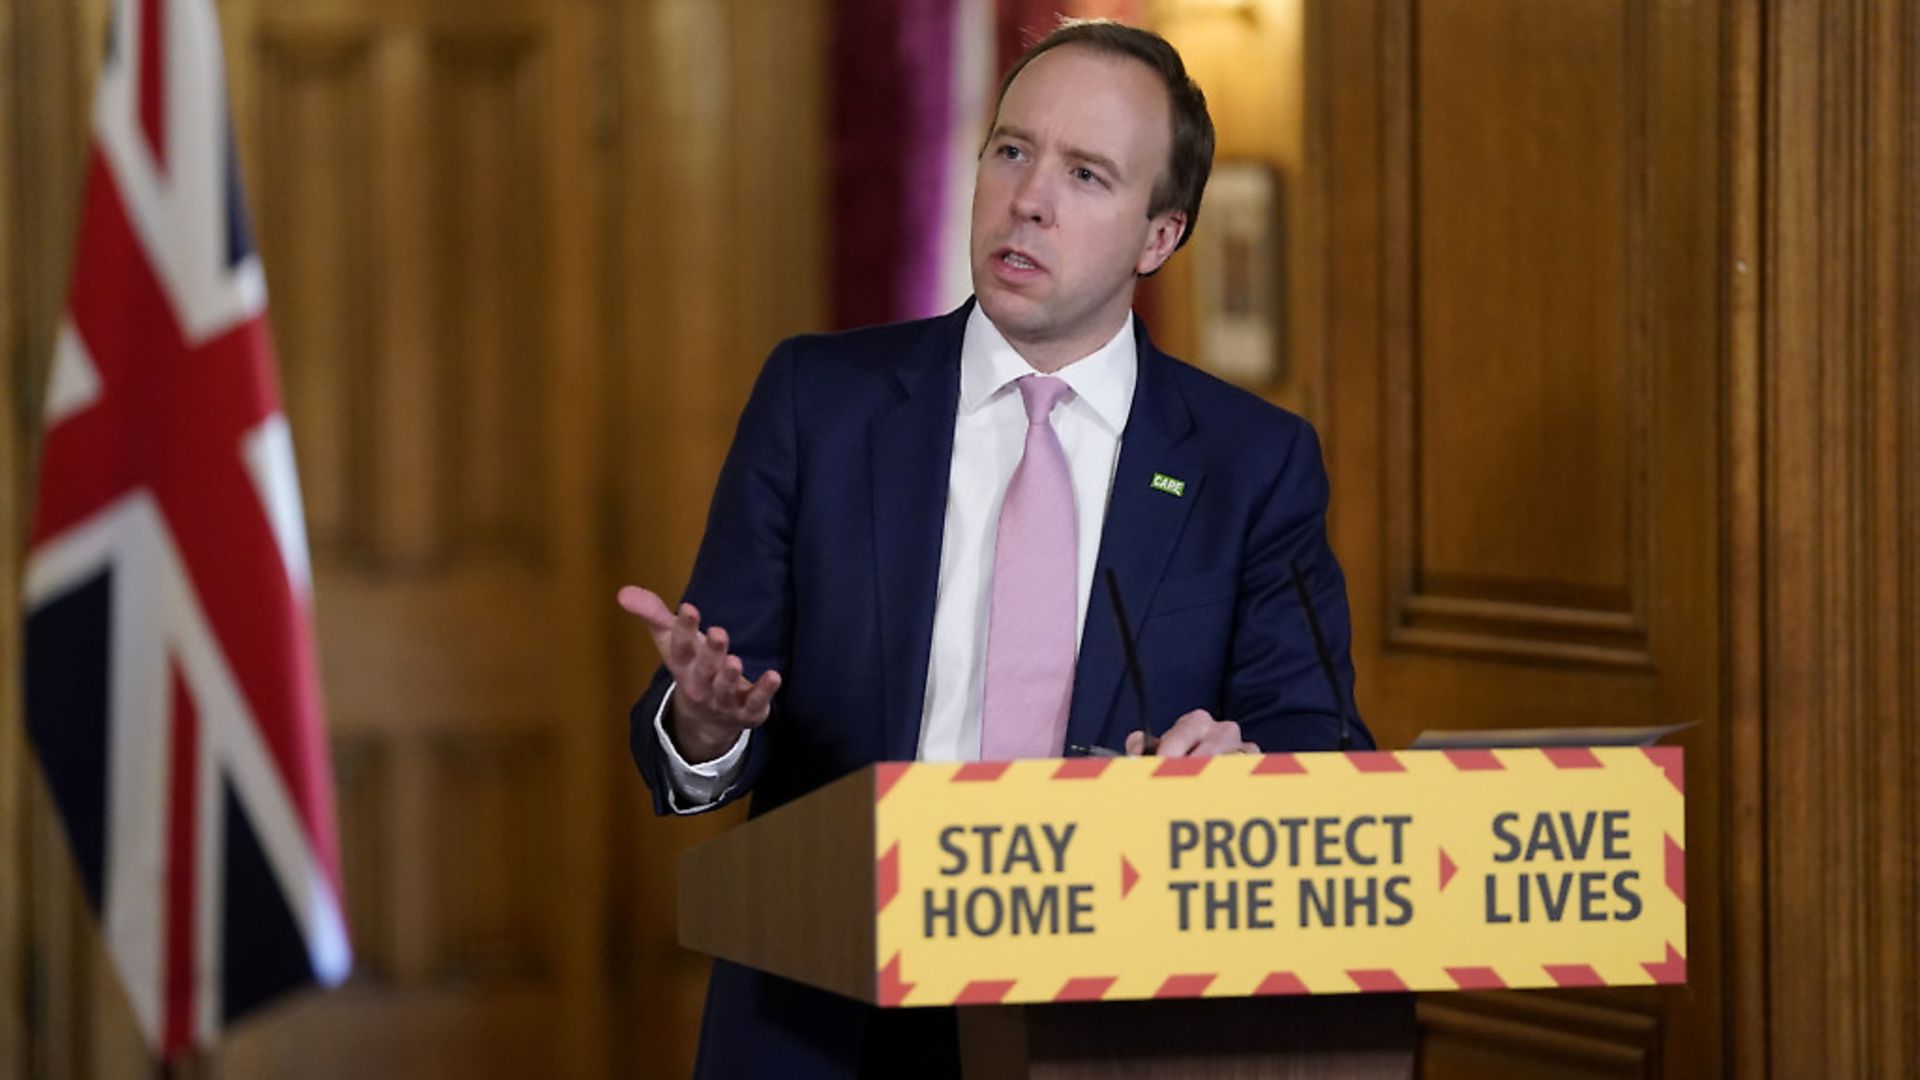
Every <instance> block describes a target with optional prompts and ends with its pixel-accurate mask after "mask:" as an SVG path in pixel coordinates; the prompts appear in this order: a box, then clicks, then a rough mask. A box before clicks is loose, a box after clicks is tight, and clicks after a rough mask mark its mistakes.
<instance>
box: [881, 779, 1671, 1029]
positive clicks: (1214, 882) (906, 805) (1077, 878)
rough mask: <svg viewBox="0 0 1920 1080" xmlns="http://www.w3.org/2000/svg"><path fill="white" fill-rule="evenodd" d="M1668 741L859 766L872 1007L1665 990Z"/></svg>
mask: <svg viewBox="0 0 1920 1080" xmlns="http://www.w3.org/2000/svg"><path fill="white" fill-rule="evenodd" d="M1682 760H1683V759H1682V755H1681V751H1680V750H1679V749H1678V748H1672V747H1654V748H1646V749H1642V748H1586V747H1572V748H1552V749H1525V750H1433V751H1399V752H1381V753H1350V754H1349V753H1318V754H1266V755H1243V756H1229V757H1217V758H1174V759H1168V760H1164V761H1162V760H1158V759H1154V758H1070V759H1065V760H1045V761H1019V762H1012V763H1006V762H980V763H973V764H964V765H962V764H924V763H923V764H889V765H881V766H879V767H878V768H877V769H876V772H875V781H874V788H875V790H874V795H875V799H876V805H875V819H874V829H875V836H876V844H875V850H874V857H875V901H876V904H877V907H878V923H877V926H876V930H875V932H876V935H877V940H876V946H877V949H876V953H875V958H876V962H877V963H878V965H879V970H878V971H877V972H876V979H877V980H878V982H877V985H878V992H877V999H878V1000H879V1001H880V1002H881V1003H882V1004H886V1005H895V1006H915V1005H943V1004H956V1003H958V1004H987V1003H996V1002H1001V1003H1012V1002H1046V1001H1078V1000H1097V999H1098V1000H1114V999H1128V998H1157V997H1211V996H1247V995H1254V994H1338V993H1356V992H1370V991H1401V990H1456V989H1490V988H1500V987H1550V986H1620V985H1629V984H1647V983H1679V982H1685V981H1686V884H1685V839H1686V838H1685V833H1684V824H1683V823H1684V783H1683V766H1682Z"/></svg>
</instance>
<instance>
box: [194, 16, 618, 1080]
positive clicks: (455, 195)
mask: <svg viewBox="0 0 1920 1080" xmlns="http://www.w3.org/2000/svg"><path fill="white" fill-rule="evenodd" d="M599 10H600V9H599V7H598V5H595V4H593V3H591V2H589V0H577V2H564V3H545V2H534V0H524V2H489V3H483V4H458V3H451V2H449V3H435V2H414V3H406V4H390V3H384V2H382V3H375V2H371V0H369V2H365V3H360V2H332V0H311V2H306V3H275V4H271V5H269V4H266V3H254V4H235V5H229V6H228V10H227V16H228V22H227V30H228V35H229V39H230V46H229V55H230V57H231V60H230V66H231V67H232V69H233V71H232V84H233V87H234V101H235V115H236V122H237V124H239V125H240V126H241V129H242V131H243V132H244V133H245V134H244V137H243V138H242V142H243V144H244V145H246V146H248V147H249V148H250V153H251V154H252V161H251V163H253V164H256V165H257V166H258V167H257V168H254V169H251V170H250V172H251V174H252V175H254V176H256V177H258V180H257V181H256V183H255V190H256V191H257V192H258V194H257V196H256V205H257V206H258V208H259V213H258V226H259V234H260V245H261V250H262V253H263V256H264V259H265V261H266V265H267V274H268V281H269V284H270V289H271V291H272V293H273V297H274V299H273V304H272V310H273V312H274V317H275V321H276V330H277V339H278V342H279V345H280V351H281V359H282V369H283V371H284V379H285V383H286V396H287V401H288V409H289V412H290V417H291V422H292V425H293V431H294V439H295V445H296V450H297V452H298V453H299V455H300V464H301V469H302V476H303V481H304V486H305V492H306V495H307V501H308V504H309V508H310V513H311V521H312V524H311V532H312V540H313V552H314V562H315V579H316V589H315V593H316V602H315V606H316V618H317V621H318V624H319V631H320V643H321V656H322V663H323V674H324V678H325V686H326V693H327V700H328V706H329V715H330V720H331V730H332V732H333V736H334V744H335V751H336V755H337V763H338V765H337V768H338V773H339V790H340V800H339V802H340V809H339V814H340V825H341V831H342V847H343V852H344V860H345V864H346V865H345V874H346V879H347V891H348V916H349V920H350V924H351V926H352V928H353V932H354V936H355V940H356V945H357V949H358V953H359V963H358V965H357V967H356V973H355V976H354V978H353V980H352V981H350V982H349V984H348V985H347V987H345V988H344V989H343V990H341V991H340V992H338V993H335V994H332V995H325V996H319V995H315V996H310V997H307V998H304V999H302V1000H300V1001H298V1002H297V1003H295V1004H292V1005H290V1006H288V1007H286V1008H284V1009H283V1010H281V1011H280V1012H279V1013H277V1014H276V1015H274V1016H273V1017H271V1018H269V1019H266V1020H264V1021H262V1022H260V1023H258V1024H254V1025H249V1026H247V1027H245V1028H243V1029H241V1030H240V1031H239V1032H238V1033H237V1034H236V1036H235V1037H234V1038H233V1039H232V1040H231V1042H230V1043H229V1044H227V1046H226V1048H225V1049H223V1050H222V1052H221V1054H220V1058H219V1064H220V1070H221V1074H222V1075H223V1076H232V1077H246V1076H276V1077H278V1076H306V1075H311V1076H339V1075H350V1074H352V1073H353V1072H354V1071H356V1070H361V1069H365V1070H370V1071H371V1072H374V1073H378V1074H384V1075H406V1076H410V1077H412V1076H422V1077H425V1076H461V1077H468V1076H527V1075H555V1076H584V1075H598V1074H599V1073H600V1072H601V1071H602V1070H603V1069H604V1067H605V1053H606V1045H607V1044H606V1031H605V1017H606V1016H607V1014H608V1011H609V1005H608V996H609V991H608V988H607V984H606V979H605V976H604V971H603V967H604V965H603V963H602V956H603V954H604V950H605V946H604V937H605V933H606V931H605V920H604V916H603V912H604V909H605V904H606V896H607V883H606V878H605V870H604V861H605V853H606V851H607V843H608V840H607V835H606V829H605V813H606V805H605V803H604V799H605V797H606V793H605V786H604V783H602V778H603V777H604V776H605V775H606V771H605V769H604V768H603V766H602V762H603V761H604V758H605V755H606V746H605V743H606V738H605V736H606V726H607V725H606V723H605V722H604V717H602V716H600V715H599V714H600V712H601V711H602V704H603V703H602V698H601V694H602V693H603V691H604V687H605V686H606V681H607V677H608V676H607V671H606V667H605V663H604V657H603V650H602V649H601V648H600V647H599V644H598V636H599V627H600V626H601V625H602V623H601V622H600V615H601V612H600V607H601V605H600V603H598V601H599V600H600V599H601V596H600V593H601V591H603V590H601V589H600V588H597V586H598V585H599V584H600V583H599V582H598V580H597V578H598V572H597V566H596V559H597V558H598V556H599V552H598V549H597V547H596V541H597V538H598V537H599V535H600V532H599V528H598V526H597V525H596V520H597V519H596V517H595V512H596V511H595V503H594V499H593V486H594V480H595V472H594V468H593V466H594V462H595V458H594V455H595V454H596V452H597V450H598V447H597V445H596V443H595V441H594V440H595V439H596V438H597V432H598V430H599V428H598V425H597V420H598V417H599V415H600V412H599V408H598V403H597V402H598V399H597V396H596V391H595V390H594V384H595V380H596V377H597V358H596V355H595V354H594V352H593V348H594V342H595V338H594V337H593V334H592V328H593V324H594V320H595V312H596V310H597V308H596V302H595V299H594V298H595V296H596V290H595V280H594V274H595V273H596V272H597V271H598V269H599V263H598V259H599V254H598V252H599V250H600V249H599V248H598V246H597V244H596V233H595V229H594V228H593V227H592V224H591V219H590V216H589V215H590V214H591V212H592V211H593V208H594V207H595V205H596V197H595V192H596V187H595V185H596V182H597V181H596V178H595V174H594V168H595V163H594V160H593V155H592V147H591V145H590V142H591V114H592V110H591V108H590V105H591V102H592V93H591V87H590V83H589V79H590V78H591V76H592V74H593V73H594V72H595V70H596V68H595V66H594V64H593V63H592V62H591V57H592V55H593V53H592V45H593V42H594V41H595V40H596V24H597V20H599V18H600V17H601V16H600V15H599Z"/></svg>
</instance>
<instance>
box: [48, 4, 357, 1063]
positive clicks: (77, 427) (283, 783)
mask: <svg viewBox="0 0 1920 1080" xmlns="http://www.w3.org/2000/svg"><path fill="white" fill-rule="evenodd" d="M238 176H239V171H238V168H237V164H236V162H235V161H234V151H233V138H232V127H231V123H230V121H229V112H228V107H227V95H226V85H225V69H224V66H223V64H222V61H221V55H220V33H219V25H218V23H217V21H216V16H215V13H214V9H213V5H212V4H211V3H210V2H209V0H117V2H116V3H115V5H114V12H113V33H112V35H111V40H110V42H109V46H108V53H107V57H106V61H105V66H104V68H103V70H102V71H101V75H100V84H99V88H98V96H97V98H96V100H95V102H94V112H93V142H92V154H91V156H90V160H89V162H88V166H87V187H86V195H85V201H84V204H83V207H82V211H81V221H80V234H79V239H78V243H77V247H76V252H75V258H74V271H73V284H72V291H71V294H70V296H69V298H68V303H67V312H66V320H65V322H64V324H63V325H62V327H61V331H60V339H59V343H58V346H57V349H56V355H55V357H54V363H53V376H52V383H51V387H50V389H49V391H48V395H47V403H46V428H45V436H44V443H43V452H42V457H41V462H40V486H39V496H38V502H37V505H36V513H35V519H34V525H33V533H32V537H31V541H30V550H29V552H28V559H27V567H26V585H25V593H26V606H27V627H26V664H25V675H26V677H25V683H26V715H27V728H28V733H29V735H30V736H31V738H32V741H33V744H34V747H35V750H36V752H37V753H38V755H39V758H40V762H41V765H42V768H43V769H44V770H45V772H46V776H47V780H48V783H49V786H50V787H51V789H52V791H53V794H54V800H55V802H56V803H57V805H58V807H59V811H60V816H61V819H62V822H63V824H64V825H65V828H66V833H67V838H68V841H69V843H70V845H71V847H72V849H73V854H74V859H75V861H76V863H77V864H78V866H79V870H80V877H81V880H82V881H83V883H84V884H85V887H86V891H87V898H88V900H89V901H90V902H91V904H92V906H93V909H94V912H95V913H96V915H97V916H98V917H99V919H100V924H101V928H102V932H103V933H104V934H105V936H106V939H107V944H108V947H109V950H110V951H111V953H112V955H113V959H114V963H115V965H116V967H117V968H118V970H119V973H120V977H121V979H122V981H123V982H124V983H125V986H126V990H127V994H128V997H129V998H130V999H131V1001H132V1004H133V1012H134V1015H135V1016H136V1017H137V1018H138V1021H139V1024H140V1027H141V1029H142V1031H143V1033H144V1034H145V1035H146V1037H147V1040H148V1042H149V1044H150V1045H151V1046H153V1047H154V1049H155V1051H156V1052H157V1053H159V1054H161V1055H162V1056H166V1057H172V1056H175V1055H178V1054H180V1053H182V1052H185V1051H187V1050H190V1049H192V1048H194V1047H195V1046H199V1045H204V1044H206V1043H208V1042H210V1041H212V1039H213V1038H214V1037H215V1036H217V1035H218V1033H219V1032H220V1030H221V1029H222V1027H224V1026H225V1025H226V1024H227V1023H228V1022H230V1021H232V1020H233V1019H235V1018H236V1017H239V1016H240V1015H242V1014H244V1013H246V1012H248V1011H250V1010H252V1009H255V1008H257V1007H258V1006H260V1005H262V1004H264V1003H266V1002H267V1001H269V1000H272V999H273V998H276V997H278V996H280V995H281V994H283V993H285V992H286V991H288V990H290V989H293V988H295V987H298V986H301V985H304V984H308V983H314V982H318V983H321V984H323V985H333V984H336V983H338V982H339V981H340V980H342V979H343V978H345V977H346V974H347V969H348V966H349V964H350V954H349V949H348V944H347V929H346V922H345V919H344V918H343V916H342V913H341V899H340V898H341V892H340V870H339V865H340V863H339V855H338V851H337V844H336V842H335V838H334V825H333V798H332V775H331V771H330V767H329V765H328V762H327V752H326V742H325V731H324V725H323V720H322V716H321V711H320V693H319V684H318V673H317V669H316V665H315V662H314V645H313V636H312V630H311V623H310V619H309V611H308V608H309V599H310V594H311V581H310V575H309V569H308V562H307V549H306V537H305V532H304V530H305V524H304V522H303V520H302V516H301V510H300V494H299V486H298V481H297V479H296V477H295V475H294V469H293V450H292V441H291V439H290V437H289V435H288V430H287V422H286V418H285V417H284V416H283V415H282V413H281V410H280V404H279V391H278V389H277V387H276V384H275V376H274V370H273V350H272V342H271V339H270V337H269V335H268V330H267V321H266V289H265V284H264V280H263V277H262V274H261V270H260V262H259V259H258V257H257V256H256V254H255V253H254V250H253V242H252V237H251V236H250V235H249V230H248V223H247V216H246V209H245V206H244V203H243V201H242V199H241V194H240V187H239V180H238Z"/></svg>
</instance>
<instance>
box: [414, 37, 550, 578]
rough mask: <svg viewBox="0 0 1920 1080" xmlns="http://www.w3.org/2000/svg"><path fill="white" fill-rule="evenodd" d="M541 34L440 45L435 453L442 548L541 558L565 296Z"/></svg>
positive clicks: (435, 125)
mask: <svg viewBox="0 0 1920 1080" xmlns="http://www.w3.org/2000/svg"><path fill="white" fill-rule="evenodd" d="M541 59H542V58H541V55H540V53H539V52H538V51H537V50H536V48H535V43H534V42H533V41H531V40H529V39H528V38H527V37H526V36H525V35H524V34H521V33H515V32H506V33H489V34H478V33H473V32H461V33H454V34H445V35H441V36H439V37H438V38H436V40H435V41H434V42H433V47H432V51H431V60H430V66H431V75H430V80H431V83H432V89H431V91H430V95H431V101H432V104H431V106H430V112H431V118H430V122H431V127H432V129H433V130H434V131H435V132H436V133H437V134H438V136H439V138H440V140H441V142H440V143H439V145H438V147H437V150H438V152H437V153H435V154H434V155H433V180H432V184H431V187H432V190H433V192H434V198H433V200H432V214H433V223H432V226H431V228H432V236H433V244H432V251H433V256H432V257H433V261H434V272H433V275H432V279H431V280H432V282H433V294H434V301H433V304H434V320H435V324H436V329H435V334H434V337H435V340H436V341H437V342H438V343H439V345H440V354H439V357H438V360H439V363H438V370H437V372H436V375H437V378H436V386H435V391H436V393H435V397H436V398H437V400H438V401H439V402H440V403H441V404H442V406H443V407H444V408H445V410H446V411H445V415H444V418H443V423H442V427H441V430H440V432H439V437H438V440H437V445H436V447H435V452H436V454H437V457H438V466H437V468H436V470H435V485H434V490H433V491H432V492H430V493H422V494H424V495H426V496H427V498H426V499H425V500H424V501H426V502H428V503H431V504H433V505H434V506H435V510H434V517H435V519H436V521H437V522H438V525H439V528H441V529H443V530H446V531H447V532H448V533H449V534H450V535H447V536H444V537H443V538H442V539H441V541H440V544H439V547H440V550H441V557H442V558H448V559H458V558H462V557H470V556H491V557H506V558H514V559H521V560H527V561H532V562H538V561H539V560H540V558H541V557H542V556H543V555H544V554H545V551H546V544H545V541H546V539H547V538H546V536H545V533H544V525H545V522H546V520H547V519H548V516H549V514H548V508H547V501H548V500H547V494H548V493H547V468H546V465H547V461H546V458H547V453H546V447H547V446H548V445H549V442H550V440H551V436H552V433H551V432H549V431H547V430H545V429H544V426H543V425H542V423H541V421H542V420H543V419H545V417H546V413H547V409H546V408H545V398H546V396H547V394H546V387H545V385H544V379H543V378H542V377H541V364H540V363H539V354H540V348H541V343H542V338H543V337H544V335H543V333H542V326H541V321H542V312H544V311H546V310H547V309H548V307H549V305H550V303H551V301H552V296H551V290H550V282H549V281H548V280H547V277H546V275H545V273H544V272H543V271H544V269H545V268H546V266H547V265H548V262H547V259H546V258H545V252H544V249H545V246H546V244H547V243H548V242H549V237H548V235H547V230H545V229H544V228H542V223H541V221H540V220H539V218H538V217H537V216H536V215H533V214H529V213H527V212H526V210H527V208H528V207H543V206H550V205H551V203H550V201H549V200H550V198H551V195H550V192H549V191H548V190H546V185H545V176H544V170H543V169H542V167H541V156H540V146H539V145H538V142H539V132H540V128H541V114H540V111H539V110H540V109H541V107H542V106H543V105H544V104H545V98H544V96H543V95H542V94H541V93H540V92H539V90H540V86H541V79H542V76H543V75H546V76H550V75H551V72H543V71H542V70H541V69H540V66H539V64H540V61H541Z"/></svg>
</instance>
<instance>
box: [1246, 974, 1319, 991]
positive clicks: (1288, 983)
mask: <svg viewBox="0 0 1920 1080" xmlns="http://www.w3.org/2000/svg"><path fill="white" fill-rule="evenodd" d="M1306 993H1311V991H1309V990H1308V989H1307V984H1306V983H1303V982H1301V981H1300V976H1298V975H1295V974H1294V973H1293V972H1291V971H1276V972H1273V973H1272V974H1270V975H1268V976H1267V977H1266V978H1264V979H1261V980H1260V985H1259V986H1256V987H1254V988H1253V996H1254V997H1274V996H1277V995H1280V994H1306Z"/></svg>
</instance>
